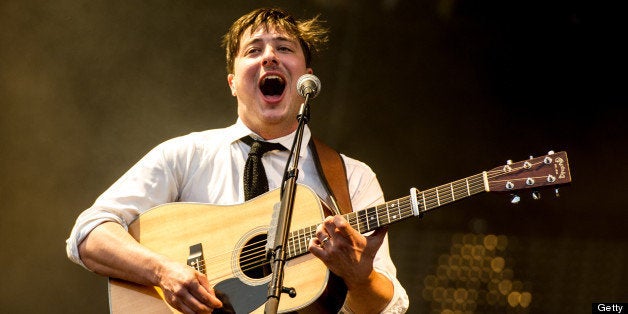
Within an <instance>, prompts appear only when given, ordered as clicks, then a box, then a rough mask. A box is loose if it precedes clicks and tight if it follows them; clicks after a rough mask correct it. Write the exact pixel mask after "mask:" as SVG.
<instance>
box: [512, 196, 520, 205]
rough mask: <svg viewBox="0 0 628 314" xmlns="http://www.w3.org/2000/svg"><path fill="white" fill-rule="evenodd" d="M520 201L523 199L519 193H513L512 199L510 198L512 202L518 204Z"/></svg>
mask: <svg viewBox="0 0 628 314" xmlns="http://www.w3.org/2000/svg"><path fill="white" fill-rule="evenodd" d="M519 201H521V197H519V195H517V194H512V199H511V200H510V202H511V203H513V204H518V203H519Z"/></svg>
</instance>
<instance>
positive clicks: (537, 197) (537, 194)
mask: <svg viewBox="0 0 628 314" xmlns="http://www.w3.org/2000/svg"><path fill="white" fill-rule="evenodd" d="M532 198H533V199H535V200H540V199H541V193H540V192H539V191H532Z"/></svg>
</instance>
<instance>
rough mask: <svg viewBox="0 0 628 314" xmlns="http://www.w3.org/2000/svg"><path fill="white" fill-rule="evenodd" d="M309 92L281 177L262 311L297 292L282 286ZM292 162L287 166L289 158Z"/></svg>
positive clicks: (270, 310)
mask: <svg viewBox="0 0 628 314" xmlns="http://www.w3.org/2000/svg"><path fill="white" fill-rule="evenodd" d="M309 99H310V94H309V93H308V94H306V95H305V102H304V103H302V104H301V109H300V110H299V114H298V115H297V120H298V121H299V125H298V126H297V130H296V133H295V136H294V141H293V142H292V149H291V150H290V157H289V158H288V161H287V163H286V169H285V171H284V177H283V180H282V186H283V188H282V190H281V207H280V211H279V215H278V217H277V229H276V231H275V232H276V233H275V243H273V245H272V246H271V250H272V251H271V252H269V253H270V254H269V255H270V258H271V263H272V272H273V275H272V279H271V281H270V282H269V283H268V295H267V301H266V307H265V309H264V313H266V314H274V313H277V310H278V307H279V299H280V297H281V294H282V293H288V295H290V297H292V298H294V297H295V296H296V295H297V293H296V291H295V290H294V288H288V287H284V286H283V275H284V266H285V263H286V256H287V254H286V250H287V249H286V248H287V242H288V238H289V232H290V222H291V220H292V212H293V208H294V197H295V195H296V188H297V177H298V174H299V155H300V152H301V142H302V141H303V130H304V129H305V124H307V122H308V121H309V119H310V105H309V104H308V102H309ZM291 160H292V166H291V167H290V168H289V167H288V166H289V165H290V161H291Z"/></svg>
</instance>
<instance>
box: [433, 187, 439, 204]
mask: <svg viewBox="0 0 628 314" xmlns="http://www.w3.org/2000/svg"><path fill="white" fill-rule="evenodd" d="M434 190H436V202H437V203H438V206H440V197H439V195H438V187H436V188H435V189H434Z"/></svg>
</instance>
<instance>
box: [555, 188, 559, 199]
mask: <svg viewBox="0 0 628 314" xmlns="http://www.w3.org/2000/svg"><path fill="white" fill-rule="evenodd" d="M554 194H555V195H556V197H560V193H559V192H558V188H555V189H554Z"/></svg>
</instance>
